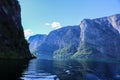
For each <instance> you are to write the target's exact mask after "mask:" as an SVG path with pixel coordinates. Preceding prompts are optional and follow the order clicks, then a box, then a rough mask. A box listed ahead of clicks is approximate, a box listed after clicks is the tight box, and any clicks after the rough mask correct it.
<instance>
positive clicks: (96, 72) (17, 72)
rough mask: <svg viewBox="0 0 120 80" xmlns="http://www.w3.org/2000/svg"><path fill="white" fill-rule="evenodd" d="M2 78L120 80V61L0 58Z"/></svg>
mask: <svg viewBox="0 0 120 80" xmlns="http://www.w3.org/2000/svg"><path fill="white" fill-rule="evenodd" d="M0 80H120V63H119V62H115V61H114V62H98V61H79V62H78V61H73V60H69V61H52V60H41V59H33V60H31V61H29V62H28V61H21V60H17V61H16V60H0Z"/></svg>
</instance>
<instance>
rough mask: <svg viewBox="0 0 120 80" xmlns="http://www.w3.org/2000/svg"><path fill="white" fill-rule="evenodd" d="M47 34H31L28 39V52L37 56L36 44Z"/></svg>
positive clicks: (38, 44)
mask: <svg viewBox="0 0 120 80" xmlns="http://www.w3.org/2000/svg"><path fill="white" fill-rule="evenodd" d="M46 36H47V35H42V34H37V35H33V36H31V37H30V38H29V39H28V42H29V43H30V44H29V49H30V52H31V53H33V54H34V55H36V56H37V54H35V53H36V50H37V48H38V46H40V45H41V43H42V42H43V41H44V40H45V38H46Z"/></svg>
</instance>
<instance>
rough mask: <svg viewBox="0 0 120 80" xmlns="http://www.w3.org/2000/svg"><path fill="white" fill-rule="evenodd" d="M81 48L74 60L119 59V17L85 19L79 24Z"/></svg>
mask: <svg viewBox="0 0 120 80" xmlns="http://www.w3.org/2000/svg"><path fill="white" fill-rule="evenodd" d="M80 28H81V36H80V37H81V46H80V48H79V50H78V52H77V53H76V54H74V56H73V57H75V58H79V59H80V58H99V59H105V58H113V59H119V57H120V15H119V14H117V15H112V16H109V17H104V18H98V19H92V20H91V19H85V20H83V21H82V22H81V24H80Z"/></svg>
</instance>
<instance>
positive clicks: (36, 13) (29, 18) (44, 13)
mask: <svg viewBox="0 0 120 80" xmlns="http://www.w3.org/2000/svg"><path fill="white" fill-rule="evenodd" d="M19 2H20V5H21V17H22V25H23V28H24V32H25V36H26V37H27V38H28V37H29V36H31V35H35V34H48V33H49V32H50V31H52V30H55V29H58V28H61V27H64V26H69V25H79V24H80V22H81V21H82V20H83V19H89V18H90V19H93V18H99V17H105V16H110V15H114V14H120V0H19Z"/></svg>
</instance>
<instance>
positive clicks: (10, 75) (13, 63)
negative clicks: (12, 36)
mask: <svg viewBox="0 0 120 80" xmlns="http://www.w3.org/2000/svg"><path fill="white" fill-rule="evenodd" d="M27 67H28V61H25V60H0V80H21V79H20V77H21V76H22V73H23V71H24V70H25V69H26V68H27Z"/></svg>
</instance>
